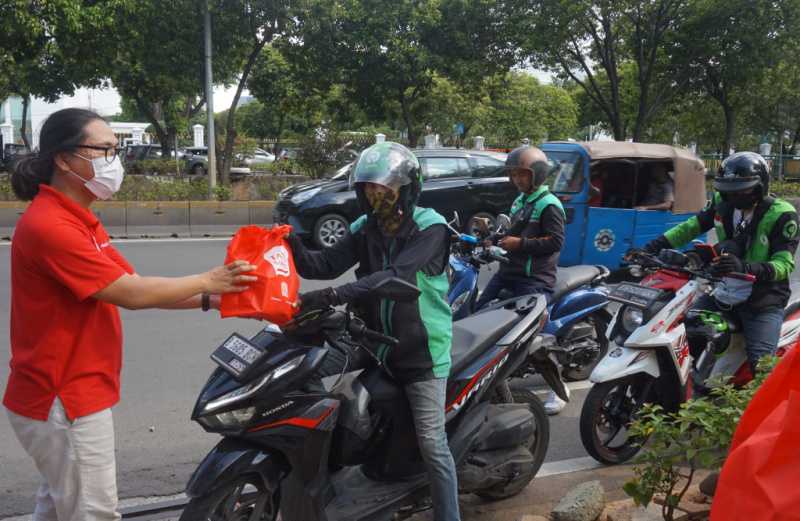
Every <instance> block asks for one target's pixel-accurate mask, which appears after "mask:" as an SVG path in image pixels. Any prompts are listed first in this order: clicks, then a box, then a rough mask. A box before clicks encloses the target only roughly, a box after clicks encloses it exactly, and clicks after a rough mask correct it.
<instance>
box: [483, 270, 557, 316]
mask: <svg viewBox="0 0 800 521" xmlns="http://www.w3.org/2000/svg"><path fill="white" fill-rule="evenodd" d="M504 289H507V290H509V291H510V292H512V293H513V296H514V297H522V296H525V295H532V294H536V293H541V294H542V295H544V296H545V297H547V302H550V296H551V295H552V294H553V290H552V289H551V288H547V287H544V286H542V284H541V283H540V282H536V281H534V280H532V279H529V278H527V277H509V276H506V275H502V274H500V273H495V274H494V276H493V277H492V278H491V279H490V280H489V282H488V284H486V287H485V288H483V293H481V296H480V298H479V299H478V302H476V303H475V309H476V310H478V309H481V308H482V307H484V306H485V305H486V304H488V303H489V302H491V301H492V300H494V299H496V298H497V296H498V295H499V294H500V292H501V291H502V290H504Z"/></svg>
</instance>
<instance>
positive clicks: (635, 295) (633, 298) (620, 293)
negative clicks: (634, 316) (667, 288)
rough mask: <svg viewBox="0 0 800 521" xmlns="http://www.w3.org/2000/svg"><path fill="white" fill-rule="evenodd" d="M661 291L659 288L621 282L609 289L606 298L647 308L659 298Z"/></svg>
mask: <svg viewBox="0 0 800 521" xmlns="http://www.w3.org/2000/svg"><path fill="white" fill-rule="evenodd" d="M661 293H662V292H661V290H660V289H657V288H647V287H645V286H640V285H638V284H631V283H629V282H623V283H621V284H619V285H618V286H617V287H616V288H614V289H613V290H612V291H611V294H610V295H609V296H608V298H610V299H611V300H616V301H617V302H623V303H625V304H631V305H634V306H638V307H642V308H647V307H650V305H651V304H652V303H653V302H655V301H656V300H658V299H659V297H660V296H661Z"/></svg>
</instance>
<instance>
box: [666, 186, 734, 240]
mask: <svg viewBox="0 0 800 521" xmlns="http://www.w3.org/2000/svg"><path fill="white" fill-rule="evenodd" d="M717 202H719V195H718V194H715V195H714V201H713V202H712V203H710V204H709V205H708V206H706V207H705V208H703V209H702V210H701V211H700V213H698V214H697V215H695V216H693V217H690V218H689V219H688V220H687V221H685V222H682V223H681V224H679V225H677V226H673V227H672V228H670V229H669V230H667V231H666V232H665V233H664V235H663V236H662V237H659V238H658V239H656V240H660V239H662V238H663V239H664V240H666V243H668V244H669V246H667V245H666V244H665V245H664V246H665V247H668V248H669V247H671V248H680V247H681V246H683V245H684V244H687V243H688V242H689V241H691V240H692V239H694V238H695V237H697V236H698V235H700V234H701V233H705V232H707V231H708V230H710V229H711V228H713V227H714V216H715V215H716V214H717V209H716V203H717Z"/></svg>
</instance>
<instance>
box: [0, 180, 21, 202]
mask: <svg viewBox="0 0 800 521" xmlns="http://www.w3.org/2000/svg"><path fill="white" fill-rule="evenodd" d="M16 199H17V198H16V196H15V195H14V191H13V190H12V189H11V176H10V175H8V174H0V201H15V200H16Z"/></svg>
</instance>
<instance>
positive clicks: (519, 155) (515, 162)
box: [506, 145, 558, 189]
mask: <svg viewBox="0 0 800 521" xmlns="http://www.w3.org/2000/svg"><path fill="white" fill-rule="evenodd" d="M531 148H533V147H530V146H528V145H523V146H521V147H517V148H515V149H514V150H512V151H511V152H510V153H509V154H508V157H506V171H507V172H508V174H509V175H511V171H512V170H515V169H518V168H523V169H525V170H530V172H531V175H532V178H531V184H532V186H533V188H534V189H536V188H538V187H539V186H541V184H542V183H544V181H545V179H547V176H548V175H549V174H550V172H551V171H553V168H554V166H555V168H556V169H558V165H554V164H553V163H552V162H551V161H549V160H548V161H534V162H533V164H531V165H526V164H523V156H524V155H525V152H526V151H527V150H529V149H531Z"/></svg>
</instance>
